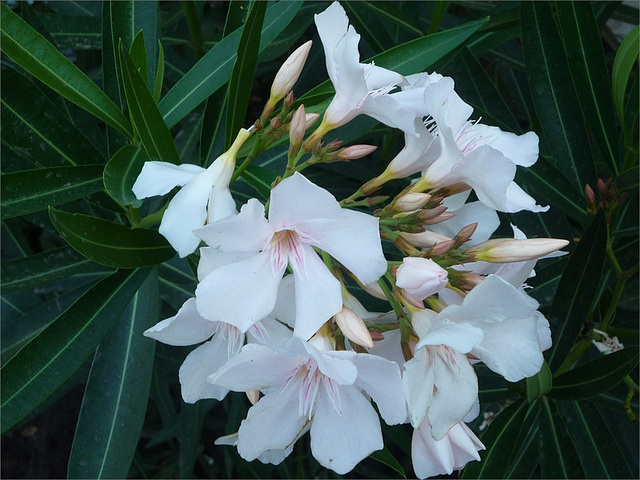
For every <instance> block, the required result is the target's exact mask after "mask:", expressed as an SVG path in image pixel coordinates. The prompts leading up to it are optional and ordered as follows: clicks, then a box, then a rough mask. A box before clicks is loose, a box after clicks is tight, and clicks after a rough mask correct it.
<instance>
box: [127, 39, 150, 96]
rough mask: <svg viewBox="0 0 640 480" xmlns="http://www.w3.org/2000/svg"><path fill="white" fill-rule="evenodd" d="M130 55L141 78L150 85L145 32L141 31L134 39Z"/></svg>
mask: <svg viewBox="0 0 640 480" xmlns="http://www.w3.org/2000/svg"><path fill="white" fill-rule="evenodd" d="M129 55H130V56H131V61H132V62H133V64H134V65H135V66H136V68H137V70H138V73H139V74H140V77H141V78H142V80H143V81H144V83H146V84H147V85H148V84H149V77H148V75H147V50H146V49H145V47H144V32H143V31H142V30H140V31H139V32H137V33H136V36H135V37H133V42H131V47H130V48H129Z"/></svg>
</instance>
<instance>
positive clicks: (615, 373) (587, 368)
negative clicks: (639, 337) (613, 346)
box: [549, 346, 638, 400]
mask: <svg viewBox="0 0 640 480" xmlns="http://www.w3.org/2000/svg"><path fill="white" fill-rule="evenodd" d="M636 365H638V347H637V346H631V347H626V348H624V349H622V350H620V351H618V352H614V353H610V354H608V355H603V356H601V357H599V358H597V359H595V360H592V361H591V362H588V363H586V364H584V365H581V366H579V367H577V368H574V369H572V370H569V371H568V372H565V373H563V374H562V375H558V376H557V377H555V378H554V379H553V389H552V390H551V391H550V392H549V397H552V398H557V399H560V400H581V399H583V398H588V397H592V396H594V395H598V394H600V393H604V392H606V391H607V390H610V389H611V388H613V387H615V386H616V385H617V384H619V383H620V382H622V380H623V379H624V377H626V376H627V375H629V374H630V373H631V372H632V371H633V370H634V369H635V367H636Z"/></svg>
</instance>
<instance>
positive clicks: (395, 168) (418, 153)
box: [387, 118, 435, 178]
mask: <svg viewBox="0 0 640 480" xmlns="http://www.w3.org/2000/svg"><path fill="white" fill-rule="evenodd" d="M414 128H415V130H414V134H411V133H405V135H404V143H405V145H404V148H403V149H402V150H400V152H399V153H398V155H396V156H395V157H394V159H393V160H391V163H389V166H388V167H387V170H388V171H390V172H393V173H394V175H395V176H396V178H402V177H406V176H409V175H413V174H414V173H417V172H420V171H422V170H426V169H427V168H428V167H429V166H430V165H431V163H433V161H434V160H435V158H431V157H428V156H426V155H424V153H425V151H426V150H427V147H428V146H429V145H430V144H431V142H432V141H433V135H431V134H430V133H429V132H428V131H427V129H426V128H425V126H424V125H423V124H422V120H421V119H420V118H416V119H414Z"/></svg>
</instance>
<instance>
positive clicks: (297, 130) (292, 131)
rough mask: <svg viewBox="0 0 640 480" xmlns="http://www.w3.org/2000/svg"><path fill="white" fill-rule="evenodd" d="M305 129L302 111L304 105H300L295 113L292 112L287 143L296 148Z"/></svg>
mask: <svg viewBox="0 0 640 480" xmlns="http://www.w3.org/2000/svg"><path fill="white" fill-rule="evenodd" d="M306 129H307V120H306V115H305V112H304V105H300V106H299V107H298V110H296V113H294V114H293V118H292V119H291V124H290V126H289V143H290V145H291V146H292V147H294V148H295V149H296V150H297V149H298V148H299V147H300V144H301V143H302V140H303V139H304V132H305V130H306Z"/></svg>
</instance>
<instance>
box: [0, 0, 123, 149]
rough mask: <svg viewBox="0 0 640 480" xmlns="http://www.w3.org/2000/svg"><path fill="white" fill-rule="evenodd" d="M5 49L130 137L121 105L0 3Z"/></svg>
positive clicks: (72, 99) (41, 77)
mask: <svg viewBox="0 0 640 480" xmlns="http://www.w3.org/2000/svg"><path fill="white" fill-rule="evenodd" d="M0 10H1V12H2V15H1V17H2V19H1V25H2V27H1V31H2V32H1V33H2V36H1V40H2V51H3V52H4V53H5V54H6V55H8V56H9V57H10V58H11V59H12V60H13V61H14V62H16V63H17V64H18V65H20V66H21V67H22V68H24V69H25V70H26V71H27V72H29V73H30V74H31V75H33V76H34V77H36V78H37V79H38V80H40V81H41V82H43V83H44V84H45V85H47V86H48V87H50V88H51V89H53V90H55V91H56V92H58V93H59V94H60V95H62V96H63V97H65V98H66V99H68V100H70V101H71V102H73V103H75V104H76V105H78V106H79V107H81V108H83V109H85V110H86V111H87V112H89V113H90V114H92V115H94V116H95V117H97V118H99V119H100V120H102V121H103V122H105V123H107V124H109V125H111V126H112V127H114V128H115V129H117V130H118V131H120V132H121V133H124V134H125V135H127V136H128V137H131V136H132V133H133V132H132V130H131V125H129V122H128V121H127V119H126V118H125V116H124V115H123V114H122V112H121V111H120V109H119V108H118V107H117V106H116V105H115V104H114V103H113V102H112V101H111V100H110V99H109V97H108V96H107V95H106V94H105V93H104V92H103V91H102V90H100V88H99V87H98V86H97V85H96V84H95V83H93V82H92V81H91V79H89V77H87V76H86V74H84V73H83V72H82V71H81V70H80V69H78V67H76V66H75V65H74V64H73V63H71V61H69V60H68V59H67V58H66V57H65V56H64V55H63V54H62V53H60V52H59V51H58V50H57V49H56V48H55V47H54V46H53V45H51V44H50V43H49V42H47V41H46V40H45V39H44V37H42V35H40V34H39V33H37V32H36V31H35V30H33V29H32V28H31V27H30V26H29V25H28V24H27V23H25V22H24V20H22V19H21V18H20V17H19V16H18V15H16V14H15V13H13V12H12V11H11V10H10V9H9V8H8V7H7V6H6V5H5V4H2V5H0Z"/></svg>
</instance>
